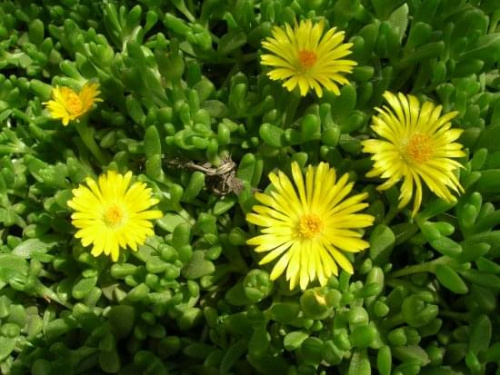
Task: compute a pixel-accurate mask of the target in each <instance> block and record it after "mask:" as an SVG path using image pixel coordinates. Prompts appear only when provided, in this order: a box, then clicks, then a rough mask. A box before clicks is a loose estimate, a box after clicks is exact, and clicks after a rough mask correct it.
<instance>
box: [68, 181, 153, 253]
mask: <svg viewBox="0 0 500 375" xmlns="http://www.w3.org/2000/svg"><path fill="white" fill-rule="evenodd" d="M131 180H132V172H127V173H126V174H125V175H121V174H118V173H116V172H114V171H108V172H107V173H106V174H102V175H101V176H99V178H98V180H97V181H94V180H93V179H92V178H90V177H89V178H87V179H86V180H85V183H86V186H85V185H84V184H81V185H80V186H79V187H78V188H77V189H74V190H73V198H72V199H71V200H70V201H68V206H69V207H71V208H72V209H73V210H74V211H75V212H74V213H73V214H72V215H71V219H72V223H73V225H74V226H75V227H76V228H78V231H77V232H76V234H75V237H76V238H81V241H82V245H83V246H89V245H92V255H94V256H96V257H97V256H99V255H100V254H102V253H104V254H106V255H111V258H112V260H113V261H115V262H116V261H117V260H118V256H119V255H120V249H125V248H126V247H127V246H128V247H130V248H131V249H132V250H134V251H136V250H137V246H138V245H142V244H144V242H145V241H146V238H147V237H149V236H152V235H153V234H154V232H153V223H152V222H151V220H154V219H158V218H160V217H162V216H163V214H162V213H161V211H158V210H151V209H150V208H151V207H152V206H154V205H155V204H157V203H158V199H156V198H153V197H152V196H151V189H150V188H147V187H146V184H145V183H143V182H135V183H133V184H132V186H129V185H130V182H131Z"/></svg>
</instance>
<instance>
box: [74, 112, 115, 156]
mask: <svg viewBox="0 0 500 375" xmlns="http://www.w3.org/2000/svg"><path fill="white" fill-rule="evenodd" d="M75 128H76V131H77V132H78V135H80V138H81V139H82V141H83V144H84V145H85V146H86V147H87V149H88V150H89V151H90V152H91V153H92V155H94V157H95V158H96V159H97V161H98V162H99V163H100V164H101V165H107V164H108V157H107V156H106V155H104V153H103V152H102V151H101V149H100V147H99V146H98V145H97V143H96V142H95V139H94V129H93V128H91V127H89V126H88V122H87V118H83V119H81V120H80V121H78V122H75Z"/></svg>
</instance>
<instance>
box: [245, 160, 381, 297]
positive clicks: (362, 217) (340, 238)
mask: <svg viewBox="0 0 500 375" xmlns="http://www.w3.org/2000/svg"><path fill="white" fill-rule="evenodd" d="M292 174H293V182H294V184H292V182H291V181H290V179H289V178H288V177H287V176H286V175H285V174H284V173H283V172H281V171H278V173H277V174H275V173H271V174H270V175H269V179H270V180H271V183H272V190H271V192H270V193H269V194H263V193H256V194H255V198H256V199H257V200H258V201H259V202H260V203H262V205H257V206H254V207H253V211H254V212H253V213H249V214H248V215H247V216H246V219H247V221H248V222H250V223H252V224H255V225H259V226H261V227H264V229H262V234H261V235H259V236H256V237H254V238H251V239H249V240H248V241H247V244H249V245H256V246H257V247H256V248H255V251H256V252H258V253H266V252H267V253H268V254H267V255H266V256H265V257H264V258H263V259H262V260H261V261H260V264H266V263H269V262H271V261H273V260H275V259H276V258H280V259H279V260H278V262H277V263H276V265H275V266H274V268H273V270H272V272H271V279H272V280H276V279H277V278H278V277H279V276H280V275H281V274H282V273H283V272H284V271H285V269H286V279H287V280H289V282H290V289H293V288H295V286H296V285H297V284H300V288H301V289H302V290H304V289H306V288H307V285H308V284H309V283H310V282H312V281H314V280H316V279H318V280H319V283H320V284H321V285H325V284H326V282H327V281H328V278H329V277H330V276H331V275H332V274H334V275H337V274H338V267H337V264H338V265H340V267H342V268H343V269H344V270H346V271H347V272H349V273H353V268H352V265H351V263H350V262H349V260H348V259H347V258H346V257H345V255H344V254H343V253H342V252H350V253H356V252H358V251H361V250H364V249H366V248H367V247H368V246H369V245H368V243H367V242H366V241H363V240H362V239H361V237H362V234H361V233H359V232H358V231H356V229H357V228H365V227H368V226H370V225H372V224H373V220H374V218H373V216H370V215H366V214H360V213H358V212H359V211H361V210H363V209H364V208H365V207H367V206H368V204H367V203H364V202H362V201H363V200H364V199H365V198H366V197H367V194H366V193H363V194H356V195H354V196H352V197H350V198H346V197H347V195H348V194H349V193H350V192H351V191H352V188H353V185H354V183H353V182H350V183H349V182H348V175H347V174H345V175H343V176H342V177H341V178H340V179H339V180H337V176H336V173H335V169H333V168H330V167H329V165H328V164H326V163H320V164H319V165H318V166H317V167H312V166H309V167H308V169H307V172H306V175H305V180H304V176H303V174H302V171H301V169H300V167H299V165H298V163H296V162H294V163H293V164H292ZM294 185H295V186H294Z"/></svg>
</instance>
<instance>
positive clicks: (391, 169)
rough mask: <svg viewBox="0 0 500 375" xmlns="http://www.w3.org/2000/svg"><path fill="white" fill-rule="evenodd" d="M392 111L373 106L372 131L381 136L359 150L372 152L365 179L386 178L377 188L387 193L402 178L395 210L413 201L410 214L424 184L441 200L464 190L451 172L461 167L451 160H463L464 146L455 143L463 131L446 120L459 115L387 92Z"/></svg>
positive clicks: (417, 203)
mask: <svg viewBox="0 0 500 375" xmlns="http://www.w3.org/2000/svg"><path fill="white" fill-rule="evenodd" d="M384 98H385V99H386V100H387V102H388V103H389V106H390V108H388V107H387V106H384V107H382V108H376V110H377V112H378V115H377V116H374V117H373V119H372V121H373V124H372V126H371V127H372V129H373V131H374V132H375V133H377V134H378V135H379V136H380V137H381V138H383V139H381V140H379V139H369V140H366V141H363V142H362V144H363V151H364V152H367V153H370V154H373V155H372V157H371V158H372V160H373V161H374V162H375V163H374V166H373V169H372V170H371V171H370V172H368V174H367V177H376V176H381V177H382V178H384V179H388V180H387V181H386V182H384V183H383V184H382V185H380V186H379V187H378V189H379V190H385V189H389V188H390V187H391V186H393V185H394V184H396V183H397V182H398V181H400V180H401V179H402V180H403V184H402V186H401V194H400V196H399V199H400V203H399V207H400V208H402V207H405V206H406V205H407V204H408V203H409V202H410V200H411V198H412V196H414V197H415V201H414V204H413V211H412V215H413V216H414V215H415V214H416V213H417V212H418V210H419V208H420V205H421V203H422V181H423V182H424V183H425V184H426V185H427V186H428V187H429V189H430V190H431V191H432V192H433V193H434V194H436V195H437V196H438V197H439V198H441V199H444V200H445V201H447V202H453V201H454V200H455V198H454V196H453V195H452V193H451V191H450V189H451V190H453V191H455V192H459V191H463V188H462V186H461V185H460V182H459V181H458V178H457V176H456V175H455V171H456V170H457V169H458V168H460V167H462V165H461V164H460V163H459V162H457V161H456V160H453V158H460V157H463V156H465V153H464V151H463V150H462V145H461V144H460V143H456V142H455V141H456V140H457V139H458V138H459V137H460V135H461V134H462V132H463V130H462V129H452V128H451V123H450V121H451V120H452V119H453V118H454V117H455V116H457V114H458V112H450V113H447V114H445V115H443V116H441V111H442V107H441V106H436V105H434V104H433V103H431V102H425V103H424V104H423V105H422V106H421V105H420V103H419V101H418V99H417V98H416V97H414V96H412V95H403V94H401V93H399V94H398V95H397V96H396V95H394V94H392V93H390V92H385V93H384Z"/></svg>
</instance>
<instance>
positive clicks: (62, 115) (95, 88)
mask: <svg viewBox="0 0 500 375" xmlns="http://www.w3.org/2000/svg"><path fill="white" fill-rule="evenodd" d="M99 94H100V91H99V84H98V83H91V82H87V83H85V85H84V86H83V87H82V89H81V90H80V92H79V93H78V94H77V93H76V92H74V91H73V90H72V89H70V88H69V87H64V86H63V87H59V86H56V87H55V88H53V89H52V100H49V101H48V102H45V103H43V104H45V106H46V107H47V109H48V110H49V112H50V115H51V116H52V118H54V119H61V121H62V123H63V125H64V126H67V125H68V124H69V122H70V121H73V120H76V119H78V118H80V117H82V116H83V115H84V114H86V113H87V112H88V111H89V110H90V109H91V108H92V106H93V105H94V103H96V102H102V99H100V98H98V97H97V96H98V95H99Z"/></svg>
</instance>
